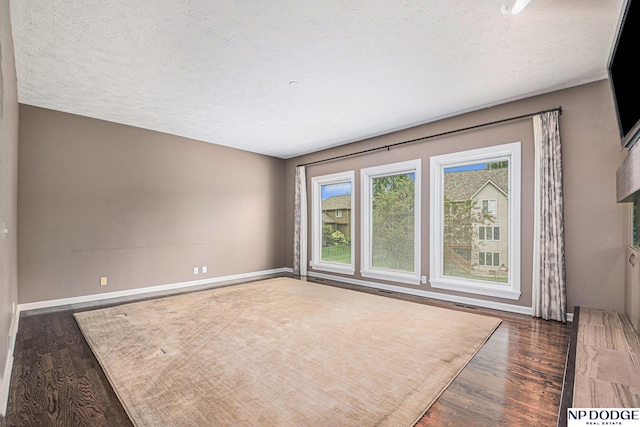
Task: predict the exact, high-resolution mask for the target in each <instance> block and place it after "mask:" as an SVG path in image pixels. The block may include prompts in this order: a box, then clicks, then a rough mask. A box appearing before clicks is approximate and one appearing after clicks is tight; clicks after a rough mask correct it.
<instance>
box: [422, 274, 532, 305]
mask: <svg viewBox="0 0 640 427" xmlns="http://www.w3.org/2000/svg"><path fill="white" fill-rule="evenodd" d="M429 283H431V287H432V288H436V289H446V290H449V291H458V292H466V293H470V294H477V295H484V296H488V297H497V298H506V299H511V300H518V299H520V294H521V293H520V291H519V290H515V289H513V287H512V286H511V285H509V284H507V283H505V284H499V283H492V282H485V281H483V280H473V279H455V278H450V277H440V278H437V279H431V280H429Z"/></svg>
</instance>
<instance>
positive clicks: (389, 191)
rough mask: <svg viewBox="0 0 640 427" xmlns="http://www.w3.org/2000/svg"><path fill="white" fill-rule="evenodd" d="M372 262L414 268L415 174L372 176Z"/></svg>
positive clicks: (381, 265) (410, 269)
mask: <svg viewBox="0 0 640 427" xmlns="http://www.w3.org/2000/svg"><path fill="white" fill-rule="evenodd" d="M372 196H373V202H372V203H373V212H372V246H373V247H372V252H373V254H372V255H373V260H372V265H373V266H374V267H379V268H388V269H393V270H405V271H413V269H414V256H415V255H414V229H415V225H414V212H415V176H414V175H413V174H411V175H409V174H406V175H395V176H387V177H381V178H374V179H373V180H372Z"/></svg>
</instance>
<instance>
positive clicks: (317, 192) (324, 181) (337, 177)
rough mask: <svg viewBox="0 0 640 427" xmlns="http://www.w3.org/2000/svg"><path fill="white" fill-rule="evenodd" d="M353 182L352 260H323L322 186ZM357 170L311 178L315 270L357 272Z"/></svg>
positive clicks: (312, 246)
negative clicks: (347, 262)
mask: <svg viewBox="0 0 640 427" xmlns="http://www.w3.org/2000/svg"><path fill="white" fill-rule="evenodd" d="M345 182H350V183H351V211H350V214H349V215H350V219H349V220H350V222H351V227H350V228H351V262H350V263H349V264H346V263H341V262H331V261H323V260H322V186H323V185H331V184H341V183H345ZM354 197H355V172H354V171H353V170H351V171H347V172H338V173H333V174H330V175H321V176H314V177H313V178H311V262H310V264H311V267H312V268H313V269H314V270H320V271H328V272H332V273H342V274H350V275H353V274H355V271H356V268H355V247H354V241H355V238H354V237H355V209H354V207H355V203H354V201H355V199H354Z"/></svg>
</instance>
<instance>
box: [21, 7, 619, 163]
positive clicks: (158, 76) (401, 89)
mask: <svg viewBox="0 0 640 427" xmlns="http://www.w3.org/2000/svg"><path fill="white" fill-rule="evenodd" d="M624 1H625V0H563V1H558V0H532V2H531V3H530V4H529V6H528V7H527V8H526V9H525V10H524V11H523V12H522V13H520V14H518V15H507V14H503V13H501V12H500V9H501V5H502V0H483V1H473V0H466V1H462V0H458V1H455V0H453V1H434V0H431V1H428V0H422V1H408V0H397V1H393V2H389V1H386V0H384V1H383V0H351V1H349V2H344V1H338V0H313V1H311V0H308V1H299V0H283V1H248V2H241V1H237V0H222V1H213V0H211V1H205V0H200V1H196V0H82V1H79V0H21V1H20V0H14V1H12V2H11V16H12V24H13V35H14V43H15V51H16V67H17V74H18V97H19V101H20V102H21V103H24V104H29V105H35V106H40V107H44V108H50V109H54V110H60V111H65V112H69V113H74V114H79V115H84V116H88V117H94V118H100V119H104V120H109V121H113V122H117V123H123V124H127V125H133V126H137V127H141V128H146V129H152V130H157V131H161V132H166V133H170V134H175V135H180V136H185V137H189V138H194V139H199V140H203V141H207V142H212V143H215V144H221V145H226V146H231V147H236V148H240V149H243V150H248V151H253V152H257V153H262V154H268V155H272V156H276V157H282V158H289V157H293V156H296V155H299V154H303V153H309V152H312V151H317V150H319V149H322V148H326V147H331V146H336V145H340V144H344V143H347V142H352V141H355V140H359V139H363V138H365V137H368V136H373V135H379V134H383V133H387V132H390V131H393V130H397V129H402V128H407V127H410V126H413V125H416V124H419V123H427V122H430V121H434V120H436V119H440V118H443V117H448V116H452V115H456V114H459V113H462V112H467V111H472V110H476V109H479V108H482V107H486V106H491V105H496V104H499V103H502V102H505V101H510V100H515V99H520V98H524V97H527V96H531V95H535V94H541V93H545V92H549V91H553V90H557V89H562V88H567V87H571V86H575V85H578V84H583V83H588V82H592V81H595V80H600V79H604V78H606V77H607V72H606V66H607V62H608V59H609V55H610V51H611V48H612V44H613V39H614V36H615V33H616V29H617V26H618V20H619V17H620V13H621V10H622V7H623V4H624Z"/></svg>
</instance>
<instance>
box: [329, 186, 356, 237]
mask: <svg viewBox="0 0 640 427" xmlns="http://www.w3.org/2000/svg"><path fill="white" fill-rule="evenodd" d="M322 225H323V226H328V227H330V229H331V233H333V232H334V231H336V230H338V231H340V232H341V233H342V234H344V236H345V237H346V238H347V239H351V195H350V194H347V195H344V196H333V197H328V198H326V199H324V200H323V201H322Z"/></svg>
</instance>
